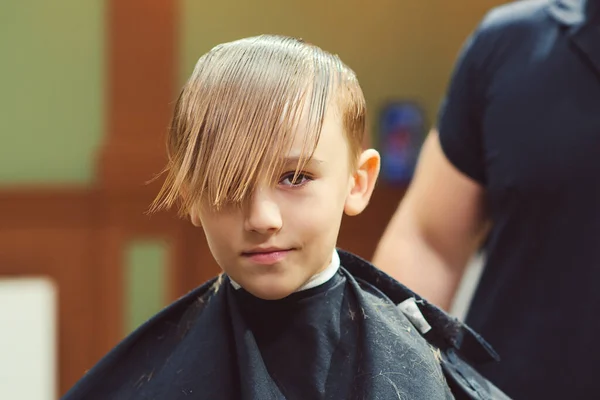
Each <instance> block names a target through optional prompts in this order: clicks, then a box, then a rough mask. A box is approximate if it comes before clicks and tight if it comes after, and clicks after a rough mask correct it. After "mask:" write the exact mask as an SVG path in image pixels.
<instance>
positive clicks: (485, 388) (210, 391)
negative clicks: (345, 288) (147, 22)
mask: <svg viewBox="0 0 600 400" xmlns="http://www.w3.org/2000/svg"><path fill="white" fill-rule="evenodd" d="M338 252H339V255H340V259H341V265H342V267H341V273H342V274H343V275H344V276H345V277H346V279H347V282H348V283H349V285H350V287H351V291H352V293H353V299H352V301H351V302H352V303H353V305H352V307H354V308H355V309H356V310H360V312H359V313H358V317H357V318H356V323H357V324H360V325H359V330H360V332H361V335H360V339H359V343H357V344H356V346H357V347H356V351H357V352H358V354H359V357H358V359H359V360H360V363H359V364H360V365H359V371H360V373H359V374H356V375H355V376H354V377H353V379H351V380H350V381H351V382H352V387H350V388H343V389H344V391H345V392H346V393H347V394H346V395H343V396H344V397H345V398H349V399H406V398H408V399H413V400H418V399H423V400H435V399H451V398H457V399H505V398H507V397H505V396H504V395H503V394H502V393H501V392H500V391H499V390H498V389H496V388H495V387H494V386H493V385H492V384H491V383H490V382H488V381H486V380H485V379H484V378H482V377H481V376H480V375H479V374H478V373H477V372H476V371H475V370H474V369H473V368H472V367H471V365H470V364H469V363H467V361H465V360H466V358H465V357H469V358H470V360H471V362H472V363H478V362H488V361H494V360H497V355H496V354H495V353H494V351H493V350H492V349H491V348H490V347H489V345H487V343H486V342H485V341H483V339H481V338H480V337H479V336H478V335H477V334H476V333H474V332H472V331H471V330H470V329H469V328H468V327H466V326H465V325H463V324H461V323H460V322H459V321H457V320H456V319H454V318H452V317H450V316H448V315H447V314H445V313H444V312H443V311H441V310H439V309H438V308H436V307H434V306H432V305H430V304H428V303H427V302H426V301H424V300H423V299H421V298H420V297H419V296H417V295H416V294H414V293H413V292H411V291H410V290H409V289H407V288H406V287H404V286H403V285H401V284H400V283H398V282H397V281H395V280H394V279H392V278H391V277H389V276H388V275H386V274H384V273H383V272H381V271H380V270H378V269H376V268H375V267H373V266H372V265H370V264H369V263H368V262H366V261H364V260H362V259H360V258H358V257H356V256H354V255H352V254H350V253H347V252H344V251H342V250H338ZM223 285H229V282H228V279H227V278H226V277H221V279H220V280H219V279H217V278H215V279H213V280H211V281H209V282H207V283H205V284H204V285H202V286H201V287H199V288H197V289H195V290H194V291H192V292H190V293H189V294H187V295H186V296H184V297H182V298H180V299H179V300H177V301H176V302H175V303H173V304H172V305H170V306H169V307H167V308H165V309H164V310H163V311H161V312H160V313H159V314H157V315H156V316H155V317H153V318H152V319H150V320H149V321H148V322H146V323H145V324H144V325H142V326H141V327H140V328H138V329H137V330H136V331H135V332H133V333H132V334H131V335H129V336H128V337H127V338H126V339H125V340H123V341H122V342H121V343H120V344H119V345H117V346H116V347H115V348H114V349H113V350H112V351H111V352H110V353H109V354H108V355H106V356H105V357H104V358H103V359H102V360H100V362H99V363H98V364H97V365H96V366H94V368H92V369H91V370H90V371H89V372H88V373H87V374H86V375H85V376H84V377H83V378H82V379H81V380H80V381H79V382H78V383H77V384H76V385H75V386H74V387H73V388H72V389H71V390H70V391H69V392H68V393H67V394H66V395H65V396H64V397H63V400H84V399H85V400H95V399H98V400H99V399H102V400H105V399H115V400H121V399H123V400H124V399H169V400H180V399H181V400H184V399H185V400H190V399H211V400H221V399H222V400H226V399H227V400H228V399H248V400H270V399H273V400H275V399H284V397H283V396H282V395H281V392H280V391H279V390H278V388H277V385H276V384H275V383H274V382H273V380H272V379H271V377H270V375H269V373H268V371H267V369H266V367H265V365H264V363H263V362H262V358H261V354H260V351H259V350H258V347H257V345H256V342H255V341H254V338H253V335H252V332H251V331H250V330H249V329H248V327H247V325H246V324H245V322H244V318H243V317H242V316H241V315H240V310H239V309H238V307H237V304H236V303H235V300H234V298H233V296H232V295H231V290H227V289H228V288H227V287H224V286H223ZM411 297H412V298H414V299H415V300H416V302H415V303H416V304H417V305H418V308H419V310H420V312H421V314H422V316H423V317H424V318H425V319H426V321H427V323H428V324H429V325H430V326H431V329H430V330H429V331H428V332H427V333H425V334H421V333H419V330H418V329H417V327H416V326H414V325H413V324H412V323H411V322H410V321H411V320H410V319H409V318H407V316H406V315H405V314H404V313H403V312H402V311H401V310H400V308H398V307H397V305H398V304H399V303H401V302H403V301H404V300H406V299H410V298H411ZM299 345H300V346H301V345H302V344H299ZM306 351H310V349H306ZM339 395H341V393H339ZM330 396H331V395H330ZM329 398H338V399H339V398H340V397H335V396H334V397H329Z"/></svg>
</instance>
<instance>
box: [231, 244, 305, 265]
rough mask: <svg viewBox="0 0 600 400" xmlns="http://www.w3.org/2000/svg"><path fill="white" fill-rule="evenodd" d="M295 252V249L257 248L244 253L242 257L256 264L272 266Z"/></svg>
mask: <svg viewBox="0 0 600 400" xmlns="http://www.w3.org/2000/svg"><path fill="white" fill-rule="evenodd" d="M293 250H294V249H293V248H278V247H265V248H260V247H257V248H255V249H252V250H248V251H245V252H243V253H242V256H243V257H245V258H248V259H249V260H251V261H252V262H253V263H256V264H263V265H270V264H275V263H277V262H279V261H281V260H283V259H284V258H285V257H286V256H287V255H288V254H289V253H291V252H292V251H293Z"/></svg>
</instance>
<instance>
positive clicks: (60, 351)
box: [0, 0, 502, 400]
mask: <svg viewBox="0 0 600 400" xmlns="http://www.w3.org/2000/svg"><path fill="white" fill-rule="evenodd" d="M500 3H502V2H501V1H499V0H462V1H460V2H451V1H448V0H421V1H416V0H413V1H408V0H370V1H366V0H344V1H341V0H304V1H280V0H252V1H242V0H236V1H234V0H220V1H208V0H204V1H202V0H180V1H175V0H106V1H101V0H85V1H82V0H54V1H46V0H2V1H1V2H0V54H1V55H0V399H27V400H51V399H52V400H53V399H57V398H58V397H59V396H60V395H61V394H63V393H64V392H65V391H66V390H67V389H69V388H70V387H71V386H72V385H73V384H74V383H75V382H76V381H77V380H78V379H79V378H80V377H81V376H82V375H83V373H84V372H85V371H86V370H87V369H89V368H90V367H91V366H92V365H93V364H94V363H95V362H96V361H98V359H99V358H100V357H101V356H102V355H103V354H105V353H106V352H107V351H108V350H109V349H110V348H111V347H112V346H114V345H115V344H116V343H117V342H118V341H119V340H120V339H122V338H123V337H124V336H125V335H127V334H128V333H129V332H131V331H132V330H133V329H135V328H136V327H137V326H139V324H141V323H143V322H144V321H145V320H146V319H147V318H148V317H149V316H151V315H153V314H154V313H156V312H157V311H158V310H160V309H161V308H162V307H164V306H165V305H166V304H168V303H169V302H172V301H173V300H175V299H176V298H178V297H179V296H181V295H182V294H185V293H186V292H187V291H189V290H190V289H192V288H193V287H195V286H197V285H199V284H200V283H202V282H203V281H205V280H206V279H208V278H210V277H212V276H213V275H215V274H216V273H217V272H218V269H217V267H216V265H215V263H214V261H213V260H212V257H211V255H210V253H209V252H208V248H207V247H206V245H205V242H204V238H203V235H202V232H201V231H200V230H198V229H193V228H192V227H191V226H190V224H189V223H188V222H187V221H184V220H181V219H178V218H176V217H175V216H174V215H172V214H169V213H162V214H160V215H154V216H152V217H148V216H146V215H145V214H144V211H145V210H146V208H147V206H148V205H149V203H150V202H151V201H152V199H153V196H154V195H155V194H156V193H157V189H158V185H159V183H160V181H158V182H156V183H153V184H146V182H147V181H148V180H149V179H150V178H152V177H153V176H154V174H156V173H158V172H160V170H161V169H162V167H163V165H164V161H165V156H164V145H163V143H164V135H165V131H166V127H167V125H168V123H169V117H170V113H171V109H172V105H173V102H174V100H175V99H176V96H177V93H178V90H179V88H180V87H181V85H182V84H183V82H184V81H185V79H186V78H187V77H188V75H189V74H190V72H191V70H192V69H193V66H194V64H195V62H196V60H197V59H198V57H199V56H200V55H202V54H203V53H205V52H206V51H208V50H209V49H210V48H212V47H213V46H214V45H216V44H218V43H221V42H224V41H230V40H235V39H238V38H241V37H245V36H251V35H257V34H261V33H277V34H285V35H292V36H296V37H301V38H304V39H305V40H307V41H309V42H312V43H315V44H317V45H319V46H320V47H322V48H324V49H325V50H328V51H330V52H332V53H337V54H339V55H340V57H341V58H342V60H343V61H344V62H346V63H347V64H348V65H349V66H350V67H351V68H353V69H354V70H355V72H356V73H357V75H358V78H359V80H360V82H361V85H362V87H363V90H364V93H365V96H366V99H367V104H368V107H369V112H370V121H369V127H370V140H371V143H372V145H373V146H374V147H376V148H378V149H379V150H380V151H381V152H382V154H383V156H384V167H385V168H384V171H383V172H384V175H383V177H382V180H381V181H380V182H379V184H378V187H377V189H376V192H375V195H374V198H373V200H372V203H371V205H370V207H369V208H368V210H367V211H366V212H365V213H364V214H363V215H361V216H359V217H355V218H350V219H347V220H345V221H344V225H343V230H342V232H341V234H340V240H339V245H340V246H341V247H343V248H346V249H348V250H350V251H353V252H355V253H357V254H359V255H361V256H363V257H365V258H367V259H369V258H370V257H371V256H372V253H373V251H374V249H375V246H376V244H377V241H378V239H379V237H380V235H381V234H382V233H383V230H384V228H385V226H386V224H387V222H388V219H389V218H390V216H391V215H392V213H393V212H394V210H395V208H396V206H397V204H398V201H399V200H400V199H401V198H402V195H403V193H404V190H405V188H406V185H407V184H408V183H409V182H410V170H411V165H412V164H414V159H415V154H416V153H417V151H418V148H419V145H420V141H422V138H423V136H424V135H425V134H426V132H427V130H428V129H429V128H430V127H431V125H432V123H434V122H435V117H436V113H437V109H438V107H439V104H440V101H441V99H442V96H443V93H444V91H445V89H446V85H447V83H448V79H449V76H450V73H451V69H452V66H453V63H454V61H455V59H456V56H457V53H458V51H459V49H460V47H461V45H462V43H463V41H464V40H465V39H466V37H467V36H468V34H469V33H470V32H471V31H472V30H473V29H474V28H475V27H476V24H477V22H478V21H479V20H480V18H481V17H482V16H483V14H484V13H485V12H486V11H487V10H488V9H490V8H491V7H493V6H495V5H498V4H500ZM474 265H477V263H476V262H475V263H474ZM472 270H473V271H475V272H472V273H470V274H467V281H468V282H466V283H465V288H467V289H465V290H463V292H461V294H460V295H459V301H458V302H457V305H456V309H455V313H456V314H457V315H459V316H460V315H462V313H463V312H464V309H465V307H467V305H468V299H469V296H470V295H469V290H468V287H470V286H472V283H473V282H474V281H475V279H476V275H477V273H476V267H474V268H472Z"/></svg>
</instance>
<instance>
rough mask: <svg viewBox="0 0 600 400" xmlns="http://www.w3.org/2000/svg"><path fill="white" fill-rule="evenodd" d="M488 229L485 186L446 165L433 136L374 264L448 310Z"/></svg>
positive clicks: (433, 134) (423, 151)
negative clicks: (470, 260) (466, 268)
mask: <svg viewBox="0 0 600 400" xmlns="http://www.w3.org/2000/svg"><path fill="white" fill-rule="evenodd" d="M488 226H489V223H488V218H487V215H486V210H485V204H484V189H483V187H482V186H481V185H480V184H479V183H477V182H476V181H474V180H472V179H471V178H468V177H467V176H466V175H464V174H463V173H461V172H460V171H458V170H457V169H456V168H455V167H454V166H453V165H452V164H451V163H450V162H449V161H448V159H447V158H446V156H445V155H444V153H443V151H442V148H441V146H440V141H439V137H438V134H437V132H435V131H434V132H431V133H430V134H429V135H428V138H427V139H426V141H425V144H424V145H423V149H422V151H421V155H420V159H419V162H418V165H417V169H416V171H415V176H414V179H413V181H412V183H411V185H410V188H409V190H408V192H407V193H406V195H405V197H404V199H403V200H402V202H401V203H400V205H399V207H398V209H397V211H396V212H395V214H394V216H393V218H392V219H391V221H390V223H389V225H388V226H387V228H386V231H385V233H384V235H383V237H382V238H381V241H380V243H379V245H378V248H377V250H376V252H375V255H374V258H373V263H374V264H375V265H376V266H377V267H378V268H380V269H381V270H383V271H384V272H386V273H388V274H389V275H391V276H393V277H394V278H396V279H397V280H399V281H400V282H402V283H403V284H405V285H406V286H408V287H409V288H410V289H412V290H414V291H415V292H417V293H418V294H419V295H421V296H423V297H425V298H426V299H428V301H430V302H432V303H434V304H436V305H438V306H439V307H441V308H443V309H446V310H448V309H449V308H450V306H451V305H452V300H453V298H454V295H455V293H456V290H457V288H458V285H459V283H460V280H461V278H462V276H463V273H464V271H465V266H466V265H467V263H468V261H469V259H470V257H471V255H472V254H473V253H474V251H475V250H477V248H478V246H479V245H480V244H481V242H482V239H483V238H484V236H485V234H486V232H487V229H488Z"/></svg>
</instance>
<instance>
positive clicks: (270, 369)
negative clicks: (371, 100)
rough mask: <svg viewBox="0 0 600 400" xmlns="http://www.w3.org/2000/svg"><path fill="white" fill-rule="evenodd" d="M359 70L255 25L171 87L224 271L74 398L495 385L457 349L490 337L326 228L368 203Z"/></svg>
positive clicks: (195, 204) (372, 154)
mask: <svg viewBox="0 0 600 400" xmlns="http://www.w3.org/2000/svg"><path fill="white" fill-rule="evenodd" d="M365 116H366V107H365V101H364V97H363V94H362V91H361V88H360V86H359V84H358V82H357V80H356V77H355V75H354V73H353V72H352V71H351V70H350V69H349V68H348V67H347V66H345V65H344V64H343V63H342V62H341V61H340V60H339V58H337V57H336V56H333V55H331V54H329V53H327V52H325V51H323V50H321V49H319V48H317V47H315V46H312V45H310V44H307V43H304V42H302V41H300V40H296V39H292V38H287V37H280V36H259V37H253V38H247V39H242V40H238V41H235V42H231V43H226V44H222V45H219V46H217V47H215V48H214V49H212V50H211V51H210V52H209V53H207V54H206V55H204V56H203V57H202V58H200V60H199V61H198V64H197V66H196V68H195V70H194V72H193V74H192V77H191V78H190V80H189V81H188V82H187V84H186V85H185V87H184V89H183V91H182V92H181V95H180V97H179V100H178V101H177V105H176V109H175V115H174V118H173V123H172V127H171V130H170V133H169V140H168V153H169V160H170V161H169V165H168V167H167V170H168V175H167V177H166V181H165V184H164V187H163V190H162V191H161V193H160V194H159V196H158V198H157V200H156V201H155V203H154V204H153V207H152V210H153V211H156V210H158V209H162V208H168V207H170V206H172V205H174V204H175V203H176V202H179V205H180V207H181V211H182V213H183V214H185V215H189V217H190V219H191V222H192V223H193V224H194V225H196V226H198V227H202V228H203V229H204V232H205V234H206V238H207V240H208V244H209V247H210V250H211V252H212V254H213V256H214V258H215V259H216V261H217V262H218V264H219V265H220V267H221V268H222V269H223V274H222V275H220V276H219V277H217V278H215V279H214V280H212V281H210V282H207V283H206V284H204V285H203V286H201V287H200V288H198V289H196V290H195V291H193V292H191V293H189V294H188V295H186V296H185V297H183V298H181V299H179V300H178V301H177V302H175V303H174V304H172V305H171V306H169V307H168V308H166V309H165V310H163V311H162V312H160V313H159V314H158V315H156V316H155V317H154V318H152V319H151V320H150V321H148V322H147V323H146V324H144V325H143V326H142V327H140V328H139V329H138V330H137V331H136V332H134V333H133V334H132V335H130V336H129V337H128V338H126V339H125V340H124V341H123V342H122V343H121V344H119V345H118V346H117V347H116V348H115V349H114V350H113V351H112V352H111V353H109V354H108V355H107V356H106V357H105V358H104V359H103V360H101V361H100V363H99V364H98V365H97V366H95V367H94V368H93V369H92V370H91V371H90V372H89V373H88V374H87V375H86V376H85V377H84V378H83V379H82V380H81V381H80V382H79V383H78V384H77V385H75V387H74V388H73V389H72V390H71V391H70V392H69V393H68V394H67V395H66V396H65V399H67V400H73V399H169V400H175V399H211V400H213V399H256V400H268V399H302V400H309V399H395V398H398V399H400V398H402V399H426V400H433V399H449V398H453V397H454V396H457V397H462V398H481V399H483V398H492V397H491V396H492V395H493V394H494V393H495V394H496V395H497V396H498V397H497V398H501V393H499V392H497V391H495V388H494V387H493V386H492V385H490V384H489V383H488V382H486V381H485V380H483V379H482V378H480V377H479V376H478V375H477V374H476V373H475V372H474V371H473V370H471V369H470V368H469V366H468V365H467V364H466V363H465V362H464V361H462V360H461V358H459V357H458V355H457V352H458V350H459V349H460V348H461V346H463V345H469V346H471V348H473V349H475V350H478V351H479V353H478V356H479V360H486V359H493V358H494V353H493V352H492V351H491V350H490V349H488V348H487V347H486V345H485V343H484V342H483V341H480V340H479V338H478V337H477V336H476V335H475V334H474V333H472V332H471V331H470V330H468V328H466V327H464V326H462V325H461V324H460V323H458V322H457V321H455V320H453V319H451V318H449V317H447V316H446V315H445V314H444V313H443V312H442V311H440V310H438V309H436V308H434V307H432V306H430V305H428V304H427V303H426V302H424V301H423V300H421V299H420V298H419V297H417V296H416V295H414V294H413V293H412V292H410V291H409V290H408V289H406V288H405V287H403V286H402V285H400V284H399V283H397V282H396V281H394V280H393V279H391V278H390V277H388V276H387V275H385V274H383V273H382V272H380V271H378V270H376V269H375V268H374V267H373V266H371V265H370V264H368V263H367V262H365V261H363V260H361V259H359V258H357V257H356V256H353V255H351V254H349V253H346V252H343V251H341V250H339V251H338V250H336V248H335V246H336V240H337V236H338V231H339V227H340V223H341V219H342V215H343V213H346V214H347V215H356V214H359V213H360V212H362V211H363V209H364V208H365V207H366V206H367V203H368V202H369V199H370V197H371V193H372V192H373V187H374V185H375V181H376V179H377V175H378V172H379V155H378V153H377V152H376V151H375V150H372V149H370V150H364V151H363V150H362V148H361V143H362V141H363V136H364V135H365Z"/></svg>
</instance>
